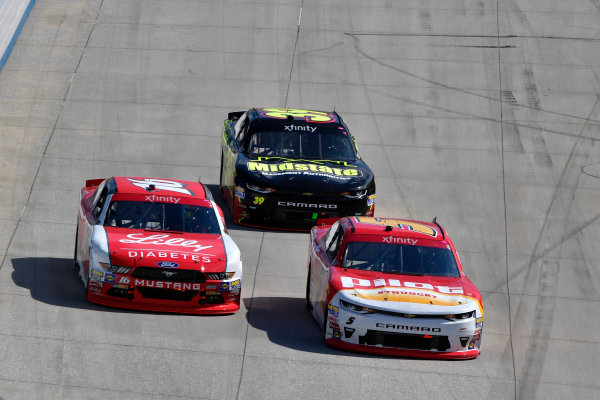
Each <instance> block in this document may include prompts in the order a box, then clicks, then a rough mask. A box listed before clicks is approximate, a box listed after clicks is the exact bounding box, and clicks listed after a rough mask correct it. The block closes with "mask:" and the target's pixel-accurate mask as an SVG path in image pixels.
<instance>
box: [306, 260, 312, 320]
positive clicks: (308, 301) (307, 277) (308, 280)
mask: <svg viewBox="0 0 600 400" xmlns="http://www.w3.org/2000/svg"><path fill="white" fill-rule="evenodd" d="M305 305H306V309H307V310H308V312H310V313H312V309H313V307H312V304H310V265H309V266H308V275H307V276H306V299H305Z"/></svg>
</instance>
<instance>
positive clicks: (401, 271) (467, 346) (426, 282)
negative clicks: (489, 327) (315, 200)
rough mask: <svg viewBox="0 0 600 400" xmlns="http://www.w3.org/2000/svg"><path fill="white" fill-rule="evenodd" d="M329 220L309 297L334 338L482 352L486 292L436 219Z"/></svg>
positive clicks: (314, 238)
mask: <svg viewBox="0 0 600 400" xmlns="http://www.w3.org/2000/svg"><path fill="white" fill-rule="evenodd" d="M323 222H324V223H321V221H319V222H318V223H317V226H315V227H313V228H312V230H311V239H310V247H309V260H308V277H307V284H306V304H307V307H308V309H309V311H310V312H311V314H312V315H313V317H314V318H315V319H316V320H317V322H318V323H319V325H320V326H321V329H322V332H323V336H324V338H325V342H326V343H327V344H328V345H330V346H333V347H338V348H341V349H345V350H353V351H362V352H367V353H375V354H386V355H396V356H405V357H418V358H435V359H469V358H475V357H477V356H478V355H479V352H480V346H481V335H482V330H483V303H482V301H481V295H480V293H479V291H478V290H477V288H476V287H475V285H473V283H472V282H471V281H470V280H469V278H467V277H466V276H465V274H464V273H463V270H462V266H461V264H460V261H459V259H458V256H457V253H456V249H455V248H454V245H453V244H452V241H451V240H450V238H449V237H448V235H447V233H446V232H445V231H444V229H442V227H441V226H440V225H439V224H438V223H437V222H435V220H434V222H433V223H429V222H421V221H408V220H400V219H381V218H373V217H345V218H341V219H339V220H325V221H323Z"/></svg>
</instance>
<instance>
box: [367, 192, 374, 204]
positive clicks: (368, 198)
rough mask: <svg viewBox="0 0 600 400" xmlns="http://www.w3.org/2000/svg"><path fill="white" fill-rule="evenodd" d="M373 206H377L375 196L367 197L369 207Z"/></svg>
mask: <svg viewBox="0 0 600 400" xmlns="http://www.w3.org/2000/svg"><path fill="white" fill-rule="evenodd" d="M373 204H375V194H372V195H369V197H367V207H370V206H372V205H373Z"/></svg>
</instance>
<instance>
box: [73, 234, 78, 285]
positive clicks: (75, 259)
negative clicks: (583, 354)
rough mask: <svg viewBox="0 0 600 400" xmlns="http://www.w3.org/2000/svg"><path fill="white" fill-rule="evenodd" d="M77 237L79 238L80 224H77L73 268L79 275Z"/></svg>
mask: <svg viewBox="0 0 600 400" xmlns="http://www.w3.org/2000/svg"><path fill="white" fill-rule="evenodd" d="M77 238H79V224H77V229H76V230H75V248H74V249H73V270H74V271H75V274H77V276H79V263H78V262H77V247H78V246H77Z"/></svg>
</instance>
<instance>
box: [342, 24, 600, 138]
mask: <svg viewBox="0 0 600 400" xmlns="http://www.w3.org/2000/svg"><path fill="white" fill-rule="evenodd" d="M344 35H346V36H350V37H351V38H352V39H354V48H355V49H356V51H357V52H358V53H359V54H360V55H362V56H363V57H365V58H366V59H368V60H371V61H373V62H374V63H377V64H379V65H381V66H382V67H385V68H388V69H391V70H393V71H396V72H399V73H401V74H402V75H405V76H409V77H411V78H414V79H417V80H420V81H422V82H426V83H429V84H431V85H435V86H437V87H440V88H444V89H448V90H453V91H456V92H458V93H462V94H466V95H469V96H473V97H476V98H480V99H484V100H489V101H492V102H503V101H504V98H500V99H499V98H498V97H493V96H488V95H485V94H479V93H476V92H471V91H469V90H466V89H461V88H459V87H457V86H452V85H450V84H446V83H442V82H438V81H435V80H433V79H430V78H427V77H425V76H423V75H418V74H415V73H412V72H409V71H406V70H403V69H401V68H398V67H396V66H394V65H391V64H388V63H386V62H384V61H382V60H379V59H377V58H376V57H374V56H371V55H370V54H368V53H367V52H366V51H364V50H363V49H362V47H361V45H360V37H361V36H370V35H367V34H358V33H351V32H344ZM375 36H379V35H375ZM386 36H388V35H386ZM497 48H498V49H500V46H497ZM513 97H514V96H513ZM510 103H511V105H513V106H517V107H520V108H525V109H531V110H534V111H538V112H540V113H544V114H550V115H556V116H560V117H566V118H571V119H574V120H575V121H583V122H584V123H585V124H589V123H591V122H595V123H600V119H590V118H588V117H582V116H578V115H573V114H566V113H562V112H559V111H551V110H545V109H539V110H537V109H535V108H533V107H530V106H529V105H524V104H519V103H516V104H513V103H512V102H510ZM498 122H499V120H498ZM533 129H535V128H533ZM548 132H550V131H548ZM574 136H576V135H574ZM592 139H593V140H600V138H592Z"/></svg>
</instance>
